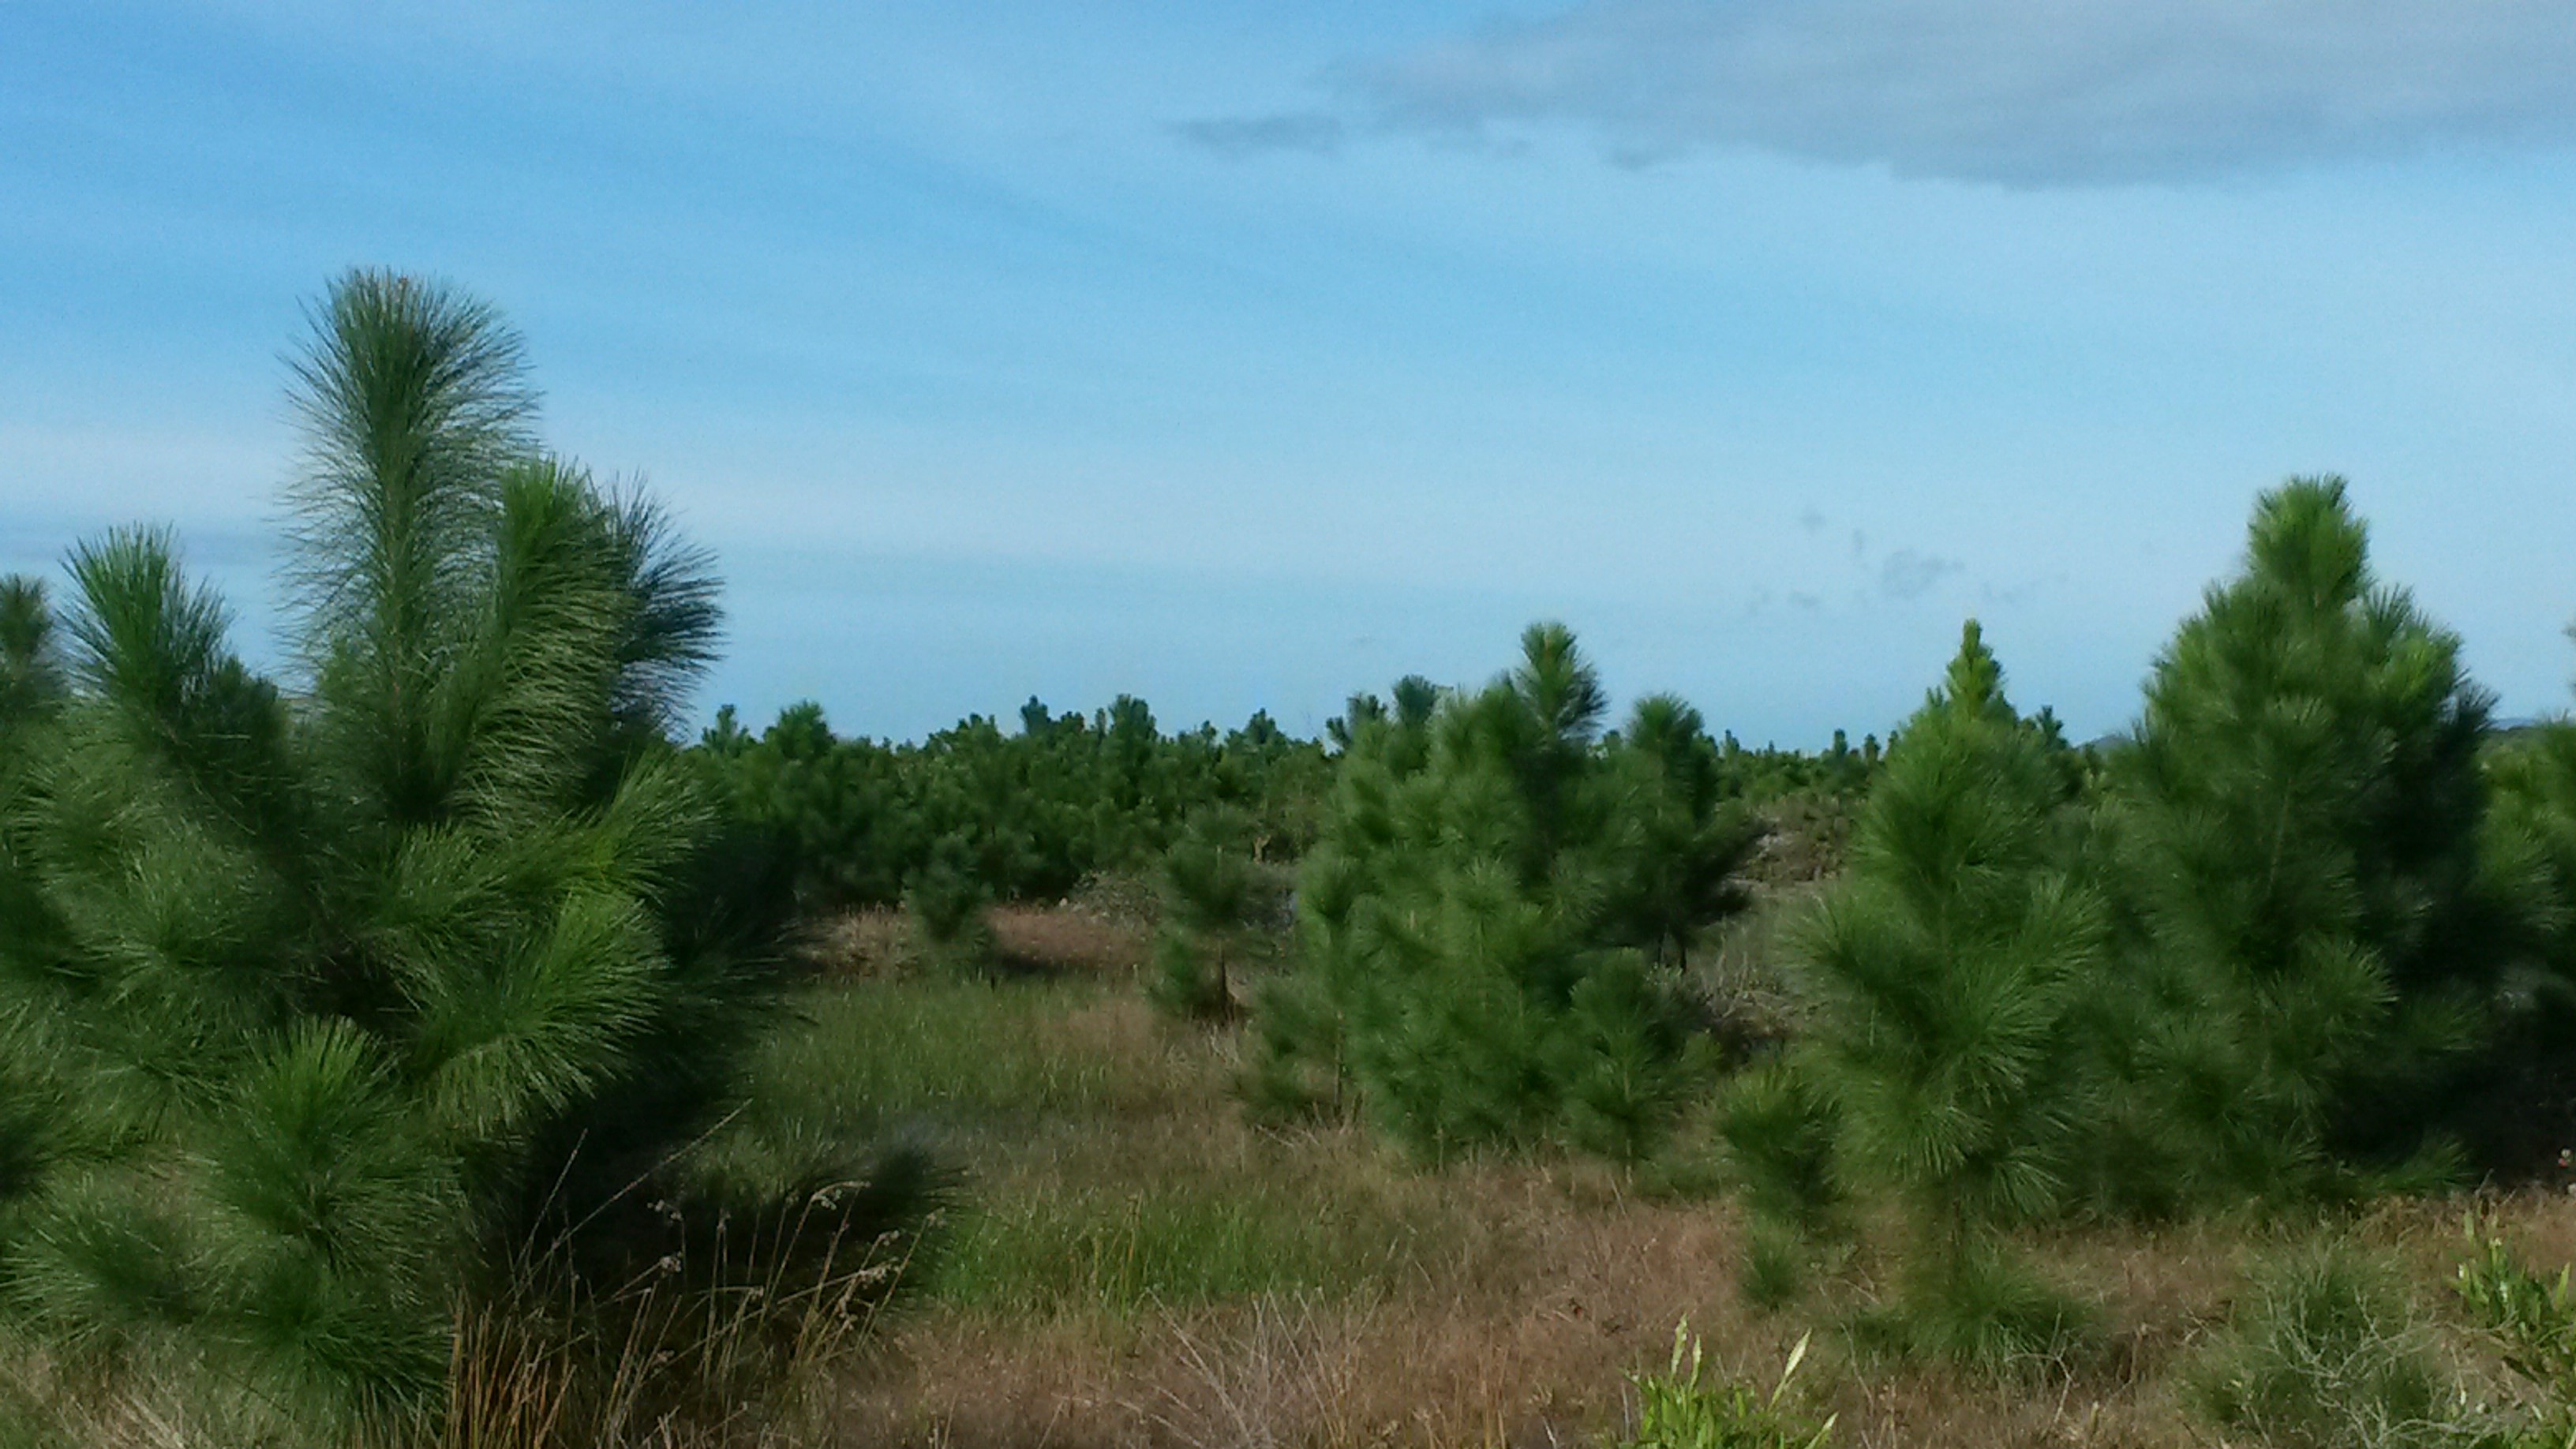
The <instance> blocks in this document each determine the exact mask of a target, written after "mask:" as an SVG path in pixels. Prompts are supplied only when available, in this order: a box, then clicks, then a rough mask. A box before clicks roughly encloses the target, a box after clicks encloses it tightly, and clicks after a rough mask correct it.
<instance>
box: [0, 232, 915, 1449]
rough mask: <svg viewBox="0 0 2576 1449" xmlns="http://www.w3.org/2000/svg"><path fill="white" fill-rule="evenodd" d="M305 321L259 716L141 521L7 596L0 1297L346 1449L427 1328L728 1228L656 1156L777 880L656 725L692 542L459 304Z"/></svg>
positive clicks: (413, 1419)
mask: <svg viewBox="0 0 2576 1449" xmlns="http://www.w3.org/2000/svg"><path fill="white" fill-rule="evenodd" d="M314 324H315V335H314V337H313V340H312V342H311V343H310V345H309V346H308V347H307V348H306V349H305V350H304V351H303V352H302V353H301V354H300V355H299V356H298V358H297V359H296V361H295V365H294V376H295V389H294V391H295V400H296V404H297V407H298V409H299V414H300V417H301V420H302V422H303V425H304V431H305V438H306V444H307V451H306V466H305V470H304V473H303V475H302V477H301V479H300V481H299V483H298V485H297V487H296V489H295V490H294V492H293V494H292V496H291V500H290V501H291V506H292V516H293V519H294V535H293V545H294V551H293V558H294V569H293V573H292V576H291V579H290V589H291V598H292V601H293V605H294V607H293V611H292V615H291V618H292V622H293V636H294V644H295V651H296V652H295V663H296V673H295V675H294V676H293V684H292V687H291V691H290V690H289V689H285V688H281V687H280V685H279V684H277V683H275V682H272V681H271V680H269V679H266V678H263V677H261V676H260V675H258V674H256V673H255V672H253V671H252V670H251V669H250V668H249V667H248V666H246V665H245V664H244V663H243V662H242V661H241V659H240V658H239V657H238V656H236V655H235V654H234V653H233V652H232V651H231V649H230V647H229V645H228V644H227V642H226V638H227V628H228V624H229V617H228V614H227V611H226V609H225V607H224V605H223V603H222V602H221V601H220V600H219V599H218V598H217V597H215V595H214V594H213V593H211V592H210V591H208V590H207V589H205V588H203V587H201V586H198V585H195V584H192V583H191V582H189V580H188V579H187V577H186V575H185V573H184V571H183V569H182V567H181V563H180V559H179V555H178V552H177V548H176V546H175V544H174V542H173V540H172V539H171V538H170V537H169V536H168V535H166V534H164V533H160V532H157V531H152V530H143V529H134V530H121V531H117V532H113V533H110V534H109V535H107V536H105V537H104V538H101V539H97V540H94V541H92V542H90V543H87V544H84V545H82V546H81V547H80V548H78V549H77V550H75V551H74V553H73V554H72V556H71V559H70V574H71V578H72V582H73V586H74V587H73V594H72V597H71V599H70V600H69V601H68V603H67V606H66V607H65V608H64V609H63V610H62V611H61V616H60V619H61V622H60V626H59V631H58V633H57V630H56V629H55V627H54V626H52V625H50V624H49V622H48V619H49V611H48V610H47V609H46V608H45V605H44V600H43V599H42V597H41V595H39V594H38V593H37V592H36V591H35V590H34V589H32V588H31V587H29V586H26V585H24V584H21V583H12V584H10V585H8V586H7V587H6V589H5V590H0V671H5V673H0V745H5V747H0V1042H5V1048H6V1049H5V1052H4V1053H0V1063H5V1065H0V1311H5V1312H6V1313H8V1314H10V1315H12V1316H14V1317H16V1318H18V1319H19V1320H20V1321H21V1323H22V1324H23V1325H25V1326H27V1327H28V1328H29V1329H30V1331H32V1332H35V1333H36V1334H38V1335H39V1336H40V1337H42V1338H44V1339H45V1340H47V1341H49V1342H50V1343H52V1344H53V1345H55V1346H56V1348H57V1350H58V1351H61V1352H66V1353H74V1354H89V1353H94V1354H98V1355H103V1356H106V1357H107V1358H109V1359H112V1360H123V1361H126V1362H128V1363H130V1364H132V1365H134V1366H135V1367H137V1368H138V1369H140V1368H143V1367H145V1366H147V1365H151V1364H158V1365H161V1366H162V1367H163V1369H165V1370H169V1371H182V1372H201V1373H202V1375H203V1381H204V1385H205V1388H206V1392H207V1393H208V1394H210V1395H216V1396H219V1397H225V1398H227V1399H228V1400H230V1401H231V1402H233V1403H234V1404H235V1406H236V1409H237V1410H238V1411H239V1412H240V1413H243V1414H246V1415H249V1416H250V1417H251V1418H252V1419H253V1420H260V1421H266V1422H269V1423H270V1424H271V1428H270V1429H269V1430H266V1431H263V1432H270V1433H274V1432H278V1431H279V1430H281V1429H282V1428H283V1427H284V1426H285V1425H287V1424H293V1425H296V1426H299V1427H301V1428H303V1429H305V1430H307V1431H311V1432H316V1433H319V1434H321V1435H323V1436H325V1437H326V1438H327V1439H328V1440H329V1442H351V1440H352V1438H353V1437H357V1438H366V1437H373V1436H378V1435H393V1434H396V1433H400V1432H407V1431H409V1430H412V1429H415V1428H420V1427H424V1426H427V1425H430V1424H433V1423H434V1422H435V1421H436V1420H437V1418H438V1417H439V1415H440V1413H441V1411H442V1402H441V1400H442V1394H443V1387H444V1380H445V1375H446V1372H447V1370H448V1367H449V1363H450V1347H451V1345H450V1342H449V1334H450V1326H451V1324H452V1323H453V1322H454V1321H455V1314H456V1313H457V1311H458V1308H457V1305H458V1304H459V1303H460V1302H463V1301H466V1300H469V1299H472V1298H474V1297H476V1296H478V1295H493V1294H503V1293H506V1292H508V1291H510V1290H511V1288H512V1284H511V1281H510V1280H512V1279H514V1278H518V1277H522V1276H524V1275H525V1274H526V1273H528V1272H529V1271H532V1270H535V1269H539V1268H542V1269H544V1270H546V1271H557V1272H562V1273H568V1274H572V1275H574V1276H575V1277H577V1278H580V1279H582V1280H583V1281H586V1282H590V1283H593V1284H611V1285H613V1284H617V1283H623V1282H626V1281H628V1280H630V1279H631V1278H632V1277H633V1276H634V1275H635V1273H636V1272H637V1270H638V1268H639V1267H640V1266H641V1265H643V1264H649V1263H651V1262H653V1261H655V1260H657V1259H660V1258H663V1257H664V1256H665V1255H666V1254H669V1253H674V1252H676V1251H678V1250H679V1249H680V1248H681V1247H682V1246H683V1245H684V1244H685V1242H686V1241H687V1239H688V1236H689V1234H690V1233H692V1232H693V1231H696V1230H697V1229H698V1228H700V1227H702V1226H703V1224H704V1221H705V1211H712V1212H717V1213H722V1212H726V1211H731V1210H735V1209H740V1208H744V1207H746V1206H747V1205H746V1204H744V1203H742V1202H740V1201H736V1200H724V1201H714V1200H710V1199H709V1197H708V1195H707V1194H705V1193H702V1192H699V1191H697V1190H695V1189H694V1188H692V1186H691V1185H690V1184H689V1183H687V1182H685V1181H682V1180H680V1176H679V1169H678V1168H677V1167H675V1166H674V1165H673V1164H674V1161H675V1156H676V1153H677V1149H679V1148H680V1147H681V1146H683V1145H684V1144H686V1143H687V1142H688V1141H689V1140H690V1139H691V1138H692V1137H693V1136H695V1135H696V1134H699V1133H701V1132H702V1131H704V1130H706V1129H707V1128H708V1126H709V1125H710V1124H711V1123H712V1122H713V1121H714V1120H715V1118H716V1114H717V1113H718V1112H719V1111H720V1110H721V1107H722V1105H723V1103H724V1102H725V1100H726V1098H727V1096H728V1094H729V1093H730V1092H731V1091H732V1089H733V1088H734V1085H735V1083H736V1080H737V1076H738V1073H739V1070H740V1066H741V1062H742V1060H743V1057H744V1054H745V1052H746V1050H747V1048H748V1046H749V1045H750V1043H751V1042H752V1041H753V1040H754V1038H755V1036H756V1034H757V1033H758V1032H760V1031H761V1030H762V1029H763V1028H764V1026H765V1025H766V1024H767V1023H768V1022H769V1021H771V1020H772V1019H773V1017H774V1015H775V1009H776V1002H777V997H778V989H779V987H780V985H781V982H780V979H779V976H778V969H779V968H778V967H777V965H776V962H777V960H778V956H777V953H776V952H775V950H774V949H773V948H774V944H775V941H776V938H777V932H778V929H779V927H780V925H781V924H782V919H783V918H782V910H783V907H784V905H785V897H784V895H783V893H780V892H776V891H772V890H767V889H765V888H764V886H763V880H762V878H761V877H760V876H759V875H758V874H757V872H751V873H746V870H745V868H744V867H743V866H742V865H741V864H740V863H739V862H738V861H737V860H736V859H735V858H734V855H733V852H732V851H731V850H730V849H729V845H728V841H727V837H726V834H725V832H724V830H723V828H722V826H721V823H720V821H719V814H718V810H717V802H716V801H715V800H714V799H713V798H711V797H710V795H709V794H708V792H706V791H705V790H703V789H702V788H701V787H700V785H699V783H698V780H697V778H696V777H695V775H694V774H693V773H692V772H691V771H690V770H689V769H687V768H685V767H684V766H683V765H682V763H681V761H680V760H679V759H678V757H677V753H676V751H675V750H674V749H673V748H672V747H671V746H670V745H669V744H668V743H667V735H668V732H669V731H670V730H671V729H672V728H673V727H674V726H675V725H676V724H677V722H678V719H679V715H680V711H681V708H682V703H683V699H684V696H685V691H686V689H687V688H688V687H689V685H690V684H691V683H692V682H693V681H694V679H695V677H696V675H697V673H698V671H699V670H700V668H701V667H702V666H703V664H704V663H705V661H706V660H707V659H708V657H709V655H710V651H711V649H712V647H713V644H714V639H715V632H716V625H717V613H716V607H715V602H714V584H713V580H712V577H711V575H710V574H709V572H708V567H707V560H706V558H705V556H704V555H702V554H700V553H698V552H696V551H694V550H692V549H689V548H688V547H686V546H685V545H684V544H682V543H681V542H680V541H679V540H677V539H676V538H675V537H674V536H673V535H672V533H671V532H670V530H669V528H668V526H667V524H666V522H665V520H664V518H663V516H662V515H661V514H660V513H659V512H658V511H657V510H656V509H655V508H654V506H653V505H652V504H651V503H650V502H649V501H647V500H646V499H644V498H642V497H641V496H639V495H634V494H627V493H620V492H617V491H615V490H611V489H608V488H604V487H601V486H599V485H597V484H595V483H594V482H593V481H592V480H591V479H590V478H589V477H588V476H587V475H586V474H585V473H583V472H582V471H581V470H580V469H579V468H577V467H576V466H574V465H572V464H570V463H567V462H564V461H562V460H559V459H556V458H553V457H551V456H549V455H547V454H545V453H544V452H542V451H541V450H540V449H539V447H538V445H537V444H536V441H535V439H534V437H533V435H532V433H531V431H530V425H531V422H532V419H533V416H534V394H533V393H532V392H531V391H530V390H529V388H528V386H527V384H526V383H525V381H524V379H523V373H522V369H521V365H520V353H519V344H518V341H517V338H516V336H515V335H514V334H513V333H512V332H510V331H509V330H508V329H507V328H506V327H505V326H503V325H502V323H501V322H500V320H499V319H498V318H497V317H496V316H495V315H494V314H493V313H492V312H491V311H490V310H489V309H487V308H485V307H483V306H481V305H480V304H477V303H475V302H472V301H470V300H468V299H465V298H462V297H460V296H457V295H456V294H454V293H451V292H449V291H446V290H444V289H441V288H439V287H436V286H433V285H430V284H427V283H423V282H421V281H418V280H416V279H412V278H407V277H401V276H394V275H388V274H383V273H374V272H360V273H353V274H350V275H348V276H346V277H344V278H343V279H341V280H340V281H339V282H338V283H337V284H336V285H335V286H334V287H333V288H332V290H331V293H330V296H329V299H328V301H327V302H326V303H325V304H324V305H323V306H322V307H321V308H320V309H318V311H317V312H316V314H315V316H314ZM853 1171H855V1169H853ZM898 1196H902V1195H901V1194H898ZM848 1201H849V1203H850V1204H851V1205H852V1206H850V1207H849V1209H848V1211H847V1212H843V1211H841V1210H839V1209H832V1210H825V1211H821V1212H819V1213H806V1214H805V1215H804V1216H805V1217H806V1218H807V1219H809V1220H810V1221H812V1223H813V1224H814V1226H815V1227H816V1228H818V1229H822V1228H824V1227H826V1226H827V1222H826V1220H830V1221H829V1224H828V1225H829V1226H830V1227H831V1228H832V1229H833V1230H836V1231H837V1230H840V1229H850V1228H853V1227H856V1229H857V1230H858V1231H860V1232H861V1234H862V1235H863V1236H865V1237H870V1238H872V1237H873V1236H874V1235H875V1233H876V1232H877V1231H878V1230H879V1229H881V1228H883V1227H886V1226H900V1225H901V1224H902V1223H903V1222H904V1221H905V1220H906V1219H905V1213H906V1212H908V1211H910V1210H911V1209H910V1208H909V1207H908V1206H907V1204H905V1203H897V1202H893V1201H889V1200H888V1198H887V1197H886V1195H884V1194H853V1195H850V1196H849V1198H848ZM811 1202H812V1199H810V1198H809V1199H808V1206H809V1207H810V1206H811ZM648 1203H649V1204H657V1205H659V1210H656V1211H647V1210H646V1205H647V1204H648ZM701 1209H704V1210H705V1211H701ZM849 1213H858V1214H861V1215H863V1216H864V1215H879V1216H876V1217H874V1218H872V1220H870V1221H868V1222H866V1223H854V1222H853V1221H852V1220H851V1219H850V1217H849Z"/></svg>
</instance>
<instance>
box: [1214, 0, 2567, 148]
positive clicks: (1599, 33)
mask: <svg viewBox="0 0 2576 1449" xmlns="http://www.w3.org/2000/svg"><path fill="white" fill-rule="evenodd" d="M1324 86H1325V89H1326V90H1327V91H1328V92H1330V93H1331V95H1332V96H1333V98H1334V100H1335V101H1336V102H1337V103H1338V105H1339V106H1340V107H1341V108H1342V110H1343V112H1345V113H1347V114H1348V115H1349V116H1350V117H1351V118H1352V124H1353V125H1355V126H1364V127H1366V128H1368V129H1370V130H1373V131H1390V132H1409V133H1419V134H1431V135H1441V136H1446V137H1453V138H1467V139H1477V140H1487V141H1492V142H1496V143H1509V142H1511V141H1514V140H1517V139H1520V138H1523V137H1525V136H1526V135H1527V134H1529V133H1530V132H1532V131H1533V130H1537V129H1541V128H1547V127H1573V128H1577V129H1580V130H1583V131H1587V132H1589V133H1590V134H1592V135H1593V136H1594V137H1595V138H1596V139H1597V141H1598V142H1599V144H1600V146H1601V149H1602V151H1603V154H1604V155H1605V156H1607V157H1608V158H1609V159H1612V160H1614V161H1619V162H1623V163H1645V162H1651V161H1654V160H1658V159H1661V158H1665V157H1670V156H1676V155H1681V154H1685V153H1689V152H1694V151H1702V150H1709V149H1725V148H1743V149H1752V150H1759V151H1766V152H1772V153H1778V154H1784V155H1788V156H1793V157H1799V158H1804V159H1808V160H1816V161H1825V162H1840V163H1852V164H1876V165H1883V166H1886V167H1888V168H1889V169H1891V170H1892V171H1894V172H1896V173H1897V174H1899V175H1907V176H1937V177H1946V178H1952V179H1958V180H1969V181H1986V182H2000V183H2004V184H2007V185H2013V186H2029V187H2041V186H2064V185H2094V184H2116V183H2125V182H2154V181H2190V180H2201V179H2207V178H2212V177H2221V176H2229V175H2238V174H2245V173H2255V172H2264V171H2278V170H2283V169H2288V168H2294V167H2300V166H2307V165H2315V164H2321V163H2331V162H2336V161H2345V160H2354V159H2372V158H2384V157H2392V156H2403V155H2407V154H2411V153H2417V152H2421V151H2424V150H2426V149H2429V148H2437V147H2445V146H2472V147H2475V146H2515V145H2550V146H2559V145H2567V144H2569V143H2571V142H2576V6H2571V5H2569V4H2567V3H2565V0H2467V3H2463V0H2162V3H2155V4H2143V3H2101V0H1729V3H1711V0H1585V3H1582V4H1578V5H1575V6H1574V7H1573V8H1571V9H1567V10H1564V11H1562V12H1560V13H1558V14H1555V15H1552V16H1548V17H1545V18H1539V19H1525V20H1524V19H1513V20H1497V21H1494V22H1492V23H1489V24H1487V25H1485V26H1483V27H1482V28H1479V29H1477V30H1475V31H1473V32H1471V33H1466V34H1461V35H1457V36H1454V37H1451V38H1448V39H1445V40H1441V41H1437V42H1435V43H1432V44H1428V45H1424V46H1421V47H1419V48H1417V49H1415V50H1412V51H1410V52H1408V53H1402V54H1395V55H1385V56H1375V57H1360V58H1355V59H1352V60H1350V61H1348V62H1346V63H1344V64H1343V65H1341V66H1339V67H1337V68H1336V69H1335V70H1334V71H1333V72H1332V73H1331V74H1330V75H1329V76H1328V77H1326V78H1325V80H1324ZM1283 119H1285V118H1271V121H1272V122H1273V123H1275V122H1277V121H1280V120H1283ZM1326 119H1330V117H1328V116H1326V115H1323V114H1322V113H1318V114H1316V115H1313V116H1307V117H1304V118H1302V121H1303V124H1302V126H1300V127H1282V128H1280V129H1278V130H1277V132H1276V135H1275V137H1273V136H1272V135H1271V133H1269V132H1265V131H1263V130H1261V129H1260V127H1261V126H1262V125H1263V124H1264V123H1263V122H1256V121H1245V122H1239V123H1234V124H1235V125H1236V126H1237V127H1238V129H1236V130H1232V131H1216V132H1213V133H1210V134H1207V135H1200V136H1197V137H1196V139H1200V140H1201V141H1202V142H1203V143H1204V144H1209V145H1212V146H1216V147H1217V148H1218V149H1221V150H1222V149H1227V148H1228V147H1231V148H1232V150H1233V151H1234V153H1235V154H1242V153H1245V152H1249V151H1252V150H1257V149H1263V148H1264V147H1265V146H1275V147H1280V148H1286V147H1296V148H1300V149H1315V145H1314V137H1315V136H1316V135H1318V134H1321V131H1320V125H1321V122H1322V121H1324V120H1326ZM1199 124H1200V125H1201V126H1219V125H1223V124H1226V123H1220V122H1204V123H1199ZM1333 134H1334V137H1335V140H1336V142H1338V140H1339V135H1340V133H1339V132H1334V133H1333Z"/></svg>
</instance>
